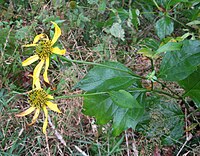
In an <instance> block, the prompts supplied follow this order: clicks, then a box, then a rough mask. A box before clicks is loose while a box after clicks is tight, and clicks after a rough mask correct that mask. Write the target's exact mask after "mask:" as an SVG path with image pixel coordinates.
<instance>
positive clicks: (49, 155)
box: [45, 134, 51, 156]
mask: <svg viewBox="0 0 200 156" xmlns="http://www.w3.org/2000/svg"><path fill="white" fill-rule="evenodd" d="M45 139H46V144H47V151H48V156H51V153H50V149H49V142H48V136H47V134H45Z"/></svg>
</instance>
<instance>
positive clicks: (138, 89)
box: [129, 88, 182, 99]
mask: <svg viewBox="0 0 200 156" xmlns="http://www.w3.org/2000/svg"><path fill="white" fill-rule="evenodd" d="M129 91H141V92H142V91H143V92H150V93H151V92H152V93H159V94H164V95H167V96H169V97H171V98H174V99H182V98H180V97H178V96H174V95H172V94H170V93H168V92H164V91H162V90H157V89H154V90H148V89H145V88H131V89H129Z"/></svg>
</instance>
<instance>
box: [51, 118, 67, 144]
mask: <svg viewBox="0 0 200 156" xmlns="http://www.w3.org/2000/svg"><path fill="white" fill-rule="evenodd" d="M48 121H49V125H50V126H51V128H52V129H53V130H54V132H55V136H56V137H57V138H58V140H60V142H61V143H62V144H63V145H64V146H67V145H66V142H65V140H64V139H63V137H62V135H61V134H60V133H58V131H57V130H56V129H55V126H54V125H53V123H52V122H51V118H50V117H49V116H48Z"/></svg>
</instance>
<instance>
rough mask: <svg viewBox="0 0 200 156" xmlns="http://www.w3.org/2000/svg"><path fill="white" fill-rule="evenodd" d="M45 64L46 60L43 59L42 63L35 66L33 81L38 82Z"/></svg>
mask: <svg viewBox="0 0 200 156" xmlns="http://www.w3.org/2000/svg"><path fill="white" fill-rule="evenodd" d="M43 65H44V60H41V61H40V63H38V65H37V66H36V67H35V69H34V71H33V81H34V82H36V81H37V79H38V78H39V76H40V72H41V70H42V66H43Z"/></svg>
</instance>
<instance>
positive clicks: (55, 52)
mask: <svg viewBox="0 0 200 156" xmlns="http://www.w3.org/2000/svg"><path fill="white" fill-rule="evenodd" d="M51 52H52V53H54V54H58V55H65V53H66V50H65V49H62V50H60V49H59V48H58V47H55V48H52V51H51Z"/></svg>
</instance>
